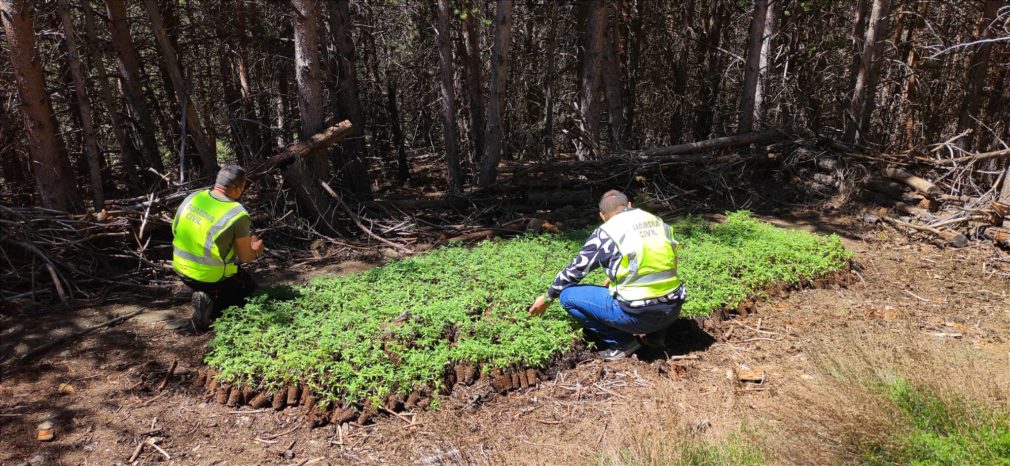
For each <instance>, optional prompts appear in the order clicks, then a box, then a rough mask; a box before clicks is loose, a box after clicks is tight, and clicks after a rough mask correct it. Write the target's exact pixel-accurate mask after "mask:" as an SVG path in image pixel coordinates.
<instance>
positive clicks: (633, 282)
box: [600, 209, 680, 302]
mask: <svg viewBox="0 0 1010 466" xmlns="http://www.w3.org/2000/svg"><path fill="white" fill-rule="evenodd" d="M600 228H601V229H603V231H604V232H606V233H607V234H608V235H610V237H611V238H613V240H614V242H616V243H617V248H618V250H619V251H620V252H621V256H622V257H621V263H620V265H618V268H617V273H616V276H615V277H612V279H613V280H612V285H611V287H610V292H611V294H613V295H615V296H617V297H619V298H621V299H623V300H625V301H627V302H631V301H638V300H643V299H652V298H658V297H661V296H666V295H667V294H669V293H671V292H673V291H674V290H676V289H677V287H679V286H680V280H679V279H678V278H677V258H676V253H675V252H674V249H676V244H677V243H676V241H674V240H673V231H672V229H671V228H670V226H669V225H667V224H666V223H664V222H663V220H662V219H661V218H659V217H656V216H655V215H652V214H650V213H648V212H645V211H643V210H639V209H632V210H628V211H624V212H621V213H619V214H617V215H615V216H614V217H612V218H611V219H610V220H608V221H607V222H606V223H604V224H603V226H601V227H600Z"/></svg>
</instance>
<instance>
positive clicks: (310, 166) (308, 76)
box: [282, 0, 331, 229]
mask: <svg viewBox="0 0 1010 466" xmlns="http://www.w3.org/2000/svg"><path fill="white" fill-rule="evenodd" d="M291 5H292V7H293V10H294V12H293V14H292V16H291V23H292V25H293V26H294V36H295V80H296V81H297V82H298V110H299V113H300V114H301V122H302V124H301V131H300V134H301V139H302V140H305V139H308V138H310V137H312V135H314V134H316V133H318V132H319V131H321V130H322V129H323V92H322V86H321V84H320V76H319V38H318V33H317V27H316V19H317V17H318V16H319V8H318V4H317V3H316V2H315V1H314V0H291ZM282 79H283V76H282ZM285 175H286V179H287V182H288V184H290V185H291V187H292V188H293V189H294V190H295V197H296V199H297V201H298V205H299V207H300V208H301V209H302V210H303V212H304V213H305V214H307V215H308V216H310V217H312V218H317V219H323V220H325V219H327V218H328V217H329V213H330V212H329V211H330V197H329V196H328V195H327V194H326V193H325V192H323V189H322V186H320V184H319V182H320V181H325V180H327V179H328V178H329V176H330V162H329V159H328V158H327V157H326V154H324V153H315V154H310V155H307V156H305V157H302V158H299V159H298V160H297V161H296V162H295V163H293V164H291V167H290V168H288V170H287V172H286V173H285ZM328 229H331V228H328Z"/></svg>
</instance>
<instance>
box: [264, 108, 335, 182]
mask: <svg viewBox="0 0 1010 466" xmlns="http://www.w3.org/2000/svg"><path fill="white" fill-rule="evenodd" d="M353 128H354V125H352V124H351V122H350V121H348V120H344V121H341V122H340V123H337V124H335V125H332V126H330V127H328V128H326V129H324V130H322V131H320V132H318V133H316V134H313V135H312V137H310V138H308V139H306V140H303V141H298V142H296V143H293V144H290V145H288V146H287V147H285V148H284V149H282V150H281V151H280V152H278V153H277V154H276V155H274V156H273V157H270V158H269V159H267V160H266V161H265V162H263V163H262V164H260V165H259V166H258V167H256V168H255V169H254V170H251V171H250V174H249V175H248V178H256V177H259V176H261V175H264V174H266V173H267V172H269V171H271V170H273V169H275V168H282V167H285V166H287V165H288V164H290V163H291V162H293V161H294V160H296V159H297V158H298V157H304V156H306V155H308V154H312V153H314V152H316V151H319V150H322V149H325V148H327V147H329V146H332V145H333V144H336V143H338V142H340V141H341V140H342V139H344V138H345V137H347V136H349V135H350V134H351V131H352V129H353Z"/></svg>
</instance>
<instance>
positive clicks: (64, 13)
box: [56, 0, 105, 211]
mask: <svg viewBox="0 0 1010 466" xmlns="http://www.w3.org/2000/svg"><path fill="white" fill-rule="evenodd" d="M56 12H57V14H58V15H59V17H60V22H61V23H62V24H63V37H64V40H65V41H66V42H65V43H66V46H67V61H68V62H69V65H70V75H71V77H73V79H74V93H75V94H76V96H77V111H78V113H79V114H80V116H81V131H82V133H83V134H84V153H85V154H86V156H87V161H88V176H89V177H90V179H91V190H92V199H93V200H94V202H95V211H100V210H102V209H104V208H105V192H104V190H103V189H102V167H101V164H100V163H99V158H100V157H101V152H100V150H99V148H98V138H97V137H96V136H95V120H94V115H93V113H92V111H91V102H90V101H89V100H88V89H87V87H86V86H85V82H86V79H87V78H86V77H85V75H84V71H82V70H81V57H80V55H78V54H77V34H76V32H75V31H74V24H73V22H72V21H71V19H70V7H69V6H68V5H67V0H58V1H57V2H56Z"/></svg>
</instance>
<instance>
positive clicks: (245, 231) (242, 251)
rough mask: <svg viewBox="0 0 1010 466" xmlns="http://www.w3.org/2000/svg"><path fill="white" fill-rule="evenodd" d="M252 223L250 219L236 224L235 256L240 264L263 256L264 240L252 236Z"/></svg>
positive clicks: (244, 219)
mask: <svg viewBox="0 0 1010 466" xmlns="http://www.w3.org/2000/svg"><path fill="white" fill-rule="evenodd" d="M251 229H252V221H251V220H249V217H245V218H242V219H239V220H238V221H236V222H235V255H237V256H238V260H239V262H242V263H249V262H252V261H253V260H255V259H256V258H257V257H259V256H262V255H263V240H261V239H259V238H257V237H256V236H254V235H250V234H249V233H250V230H251Z"/></svg>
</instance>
